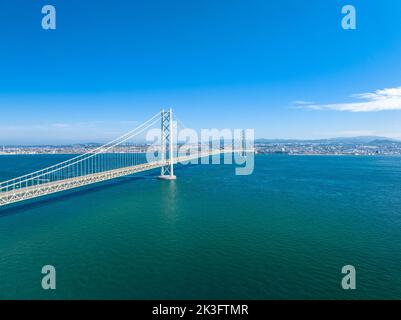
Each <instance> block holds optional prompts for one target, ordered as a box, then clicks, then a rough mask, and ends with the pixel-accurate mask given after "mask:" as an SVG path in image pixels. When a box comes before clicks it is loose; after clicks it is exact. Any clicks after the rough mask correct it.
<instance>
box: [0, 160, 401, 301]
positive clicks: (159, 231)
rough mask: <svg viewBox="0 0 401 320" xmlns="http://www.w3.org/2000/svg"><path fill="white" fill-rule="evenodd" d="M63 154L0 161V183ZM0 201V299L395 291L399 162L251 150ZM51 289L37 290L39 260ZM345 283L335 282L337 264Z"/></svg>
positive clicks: (399, 267)
mask: <svg viewBox="0 0 401 320" xmlns="http://www.w3.org/2000/svg"><path fill="white" fill-rule="evenodd" d="M64 158H65V156H3V157H0V180H4V179H6V178H11V177H13V176H15V175H16V174H19V173H24V172H26V171H31V169H36V168H40V167H43V166H45V165H48V164H51V163H54V162H57V161H59V160H61V159H64ZM176 174H177V177H178V180H177V181H175V182H168V181H159V180H157V179H155V176H156V173H155V174H153V175H152V174H148V175H144V176H140V177H137V178H125V179H119V180H116V182H115V183H109V184H106V185H101V186H98V187H95V188H91V189H87V190H83V191H80V192H75V193H69V194H64V195H61V196H57V197H54V198H51V199H45V200H42V201H35V202H33V203H29V204H27V205H23V206H17V207H15V208H11V209H0V298H3V299H4V298H13V299H14V298H24V299H31V298H40V299H41V298H45V299H52V298H55V299H59V298H67V299H71V298H75V299H79V298H102V299H109V298H111V299H112V298H123V299H172V298H178V299H191V298H200V299H206V298H207V299H237V298H243V299H294V298H305V299H322V298H328V299H343V298H345V299H359V298H368V299H371V298H390V299H400V298H401V158H395V157H394V158H392V157H334V156H333V157H332V156H323V157H318V156H316V157H314V156H299V157H298V156H297V157H295V156H256V164H255V172H254V174H253V175H251V176H235V173H234V167H233V166H230V165H214V166H212V165H203V166H191V167H185V168H184V167H183V168H178V167H177V169H176ZM46 264H52V265H54V266H55V267H56V269H57V290H55V291H44V290H42V289H41V285H40V283H41V277H42V275H41V273H40V271H41V268H42V266H43V265H46ZM347 264H352V265H354V266H355V267H356V270H357V289H356V290H353V291H345V290H342V289H341V285H340V283H341V278H342V274H341V267H342V266H344V265H347Z"/></svg>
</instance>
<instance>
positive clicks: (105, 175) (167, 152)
mask: <svg viewBox="0 0 401 320" xmlns="http://www.w3.org/2000/svg"><path fill="white" fill-rule="evenodd" d="M173 123H174V121H173V110H172V109H169V110H168V111H164V110H161V111H160V112H159V113H157V114H156V115H155V116H153V117H152V118H150V119H149V120H147V121H145V122H144V123H142V124H141V125H139V126H137V127H136V128H135V129H133V130H131V131H129V132H127V133H126V134H124V135H122V136H120V137H118V138H117V139H114V140H112V141H110V142H108V143H106V144H104V145H102V146H100V147H97V148H93V149H91V150H89V151H87V152H86V153H84V154H80V155H77V156H74V157H72V158H71V159H68V160H65V161H62V162H59V163H57V164H54V165H51V166H49V167H46V168H44V169H40V170H37V171H35V172H31V173H28V174H24V175H22V176H19V177H16V178H13V179H10V180H7V181H4V182H1V183H0V206H6V205H9V204H12V203H17V202H21V201H25V200H29V199H34V198H38V197H42V196H46V195H49V194H53V193H56V192H62V191H66V190H71V189H76V188H81V187H83V186H87V185H91V184H94V183H100V182H103V181H107V180H111V179H116V178H119V177H124V176H129V175H132V174H136V173H139V172H144V171H148V170H154V169H157V168H160V176H159V178H160V179H163V180H175V179H176V176H175V175H174V165H175V164H179V163H188V162H189V161H191V160H195V159H199V158H203V157H210V156H214V155H221V154H224V153H235V152H244V144H243V142H242V147H241V148H235V147H234V145H232V146H229V147H227V146H226V145H224V148H222V147H221V146H219V147H217V148H216V147H215V148H212V147H210V148H207V150H204V149H203V148H198V147H196V150H192V151H191V152H189V154H188V152H186V153H185V154H179V153H178V152H177V150H176V149H175V147H174V146H175V143H174V141H175V140H174V132H175V130H174V124H173ZM155 124H158V125H160V139H159V141H160V143H159V144H158V145H152V146H149V148H151V149H150V151H152V150H153V151H154V152H155V153H156V154H157V156H156V157H154V158H153V159H151V160H149V159H148V157H146V156H145V155H144V153H139V152H138V151H137V150H136V149H135V148H134V144H133V143H132V140H133V139H134V138H135V137H138V136H140V135H141V134H143V133H144V132H146V131H147V130H149V129H150V128H151V127H152V126H155Z"/></svg>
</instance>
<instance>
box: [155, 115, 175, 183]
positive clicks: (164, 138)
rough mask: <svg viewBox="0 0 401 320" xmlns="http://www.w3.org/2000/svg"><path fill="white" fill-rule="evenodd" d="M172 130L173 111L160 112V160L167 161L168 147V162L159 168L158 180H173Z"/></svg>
mask: <svg viewBox="0 0 401 320" xmlns="http://www.w3.org/2000/svg"><path fill="white" fill-rule="evenodd" d="M173 132H174V128H173V109H171V108H170V109H169V111H164V109H162V110H161V139H160V141H161V148H160V149H161V160H162V161H164V160H166V159H167V146H168V162H167V165H165V166H162V167H161V172H160V176H159V178H160V179H163V180H175V179H177V177H176V176H175V175H174V134H173Z"/></svg>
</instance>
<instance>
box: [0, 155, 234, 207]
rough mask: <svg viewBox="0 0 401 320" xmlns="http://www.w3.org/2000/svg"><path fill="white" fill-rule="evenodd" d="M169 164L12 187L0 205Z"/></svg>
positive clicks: (182, 158) (183, 158)
mask: <svg viewBox="0 0 401 320" xmlns="http://www.w3.org/2000/svg"><path fill="white" fill-rule="evenodd" d="M235 152H240V150H238V151H235V150H233V149H229V150H215V151H211V152H210V151H209V152H203V153H195V154H191V155H187V156H180V157H176V158H174V164H177V163H182V162H187V161H191V160H194V159H197V158H203V157H207V156H213V155H218V154H223V153H235ZM167 165H169V161H168V160H166V161H154V162H148V163H143V164H139V165H135V166H130V167H124V168H118V169H113V170H107V171H103V172H98V173H92V174H87V175H83V176H78V177H74V178H68V179H63V180H58V181H54V182H49V183H42V184H38V185H35V186H30V187H25V188H21V189H14V190H11V191H6V192H0V206H4V205H8V204H11V203H15V202H19V201H23V200H28V199H33V198H37V197H40V196H45V195H48V194H52V193H56V192H60V191H65V190H70V189H74V188H79V187H82V186H86V185H90V184H93V183H97V182H102V181H107V180H111V179H115V178H119V177H124V176H127V175H130V174H134V173H139V172H143V171H148V170H152V169H157V168H160V167H162V166H167Z"/></svg>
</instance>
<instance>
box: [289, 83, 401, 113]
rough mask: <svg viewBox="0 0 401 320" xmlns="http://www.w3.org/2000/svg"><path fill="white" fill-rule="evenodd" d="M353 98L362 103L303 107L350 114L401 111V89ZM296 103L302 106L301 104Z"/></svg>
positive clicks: (390, 89)
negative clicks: (348, 112)
mask: <svg viewBox="0 0 401 320" xmlns="http://www.w3.org/2000/svg"><path fill="white" fill-rule="evenodd" d="M351 98H355V99H358V100H362V101H358V102H346V103H330V104H315V103H310V104H302V107H303V108H307V109H311V110H337V111H350V112H375V111H384V110H401V87H398V88H387V89H382V90H376V91H375V92H373V93H369V92H368V93H358V94H353V95H352V96H351ZM298 102H299V101H298ZM294 103H295V104H297V105H300V104H299V103H296V102H294Z"/></svg>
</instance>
